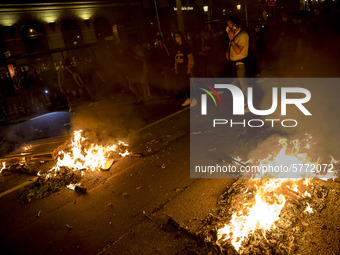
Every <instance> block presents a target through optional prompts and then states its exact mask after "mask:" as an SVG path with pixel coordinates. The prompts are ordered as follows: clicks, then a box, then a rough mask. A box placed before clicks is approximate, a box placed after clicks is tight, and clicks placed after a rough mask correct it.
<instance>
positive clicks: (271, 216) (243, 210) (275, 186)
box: [217, 136, 338, 251]
mask: <svg viewBox="0 0 340 255" xmlns="http://www.w3.org/2000/svg"><path fill="white" fill-rule="evenodd" d="M310 139H311V136H309V137H308V139H307V141H308V144H307V145H306V146H302V143H301V141H299V140H293V141H291V142H290V143H289V142H288V140H287V139H286V138H282V139H280V140H279V145H280V146H282V147H283V148H282V149H281V150H280V151H279V153H278V154H277V155H276V156H274V155H272V154H269V155H268V157H267V158H266V159H263V160H259V161H258V162H259V165H260V166H269V165H272V166H280V165H283V166H286V165H292V164H306V165H308V164H318V162H319V161H320V159H318V160H317V161H316V162H314V163H312V162H311V160H310V158H309V157H308V156H307V153H301V152H300V150H301V149H308V150H309V149H310V144H309V140H310ZM289 145H292V149H289V148H288V147H289ZM238 161H241V160H240V159H239V158H238ZM330 162H331V163H333V164H334V163H337V162H338V161H336V160H335V159H334V158H333V157H332V159H331V161H330ZM268 177H269V178H268ZM287 177H289V178H287ZM314 177H318V178H320V177H322V178H320V179H322V180H327V179H329V178H335V177H336V176H335V174H334V173H328V172H327V173H322V174H321V173H320V172H319V173H318V172H310V171H309V172H307V171H297V172H296V173H292V172H289V175H287V173H286V174H282V173H280V172H278V173H275V172H274V173H261V172H256V173H255V174H253V176H252V178H251V179H249V184H248V185H252V187H253V189H252V190H254V192H253V194H254V198H253V200H251V202H247V201H248V200H247V199H245V200H246V201H242V202H239V205H238V206H237V209H238V210H237V211H236V212H234V213H233V214H232V216H231V220H230V222H229V223H228V224H224V226H223V227H221V228H219V229H218V230H217V244H218V245H220V244H221V243H222V242H223V241H226V240H229V241H230V243H231V244H232V245H233V246H234V248H235V250H236V251H239V250H240V248H241V247H242V242H243V241H244V240H245V239H246V238H247V237H248V236H249V235H250V234H252V233H255V231H259V232H260V233H262V235H263V236H264V238H265V237H266V232H267V231H269V230H273V229H275V228H276V225H275V223H276V222H277V221H278V220H279V218H280V213H281V211H282V208H283V207H284V205H285V203H286V201H287V199H296V198H299V197H302V198H307V197H309V198H310V197H311V194H310V193H309V192H308V187H309V184H310V179H309V178H314ZM247 190H249V188H248V189H247ZM304 212H305V213H307V214H312V213H313V208H312V207H311V206H310V205H309V204H308V203H307V206H306V209H305V211H304Z"/></svg>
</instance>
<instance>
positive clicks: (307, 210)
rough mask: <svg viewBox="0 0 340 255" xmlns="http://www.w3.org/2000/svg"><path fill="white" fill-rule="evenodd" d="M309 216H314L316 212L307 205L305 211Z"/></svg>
mask: <svg viewBox="0 0 340 255" xmlns="http://www.w3.org/2000/svg"><path fill="white" fill-rule="evenodd" d="M304 212H305V213H307V214H312V213H313V212H314V210H313V208H312V207H310V205H309V204H308V203H307V208H306V209H305V210H304Z"/></svg>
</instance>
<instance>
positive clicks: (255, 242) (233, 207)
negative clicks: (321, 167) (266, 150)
mask: <svg viewBox="0 0 340 255" xmlns="http://www.w3.org/2000/svg"><path fill="white" fill-rule="evenodd" d="M258 181H263V180H257V181H255V182H258ZM267 181H270V180H267ZM302 181H303V180H300V182H302ZM336 185H337V183H336V182H333V181H332V180H329V181H322V180H319V179H315V180H310V183H309V185H308V189H307V190H306V191H307V192H308V194H309V195H308V196H303V195H299V194H298V193H297V192H294V191H293V190H291V188H290V183H289V182H287V183H286V184H285V185H284V187H282V194H283V195H285V196H286V201H285V204H284V206H283V207H282V210H281V211H280V213H279V217H278V218H277V220H276V221H274V222H272V224H271V225H270V227H269V228H268V229H264V228H260V226H261V221H267V220H268V219H269V218H271V217H272V216H273V211H270V210H268V208H264V207H263V206H262V205H261V207H262V208H260V209H262V210H260V211H258V212H257V213H256V215H255V217H254V216H250V212H251V210H252V208H254V206H255V204H256V194H257V189H256V188H255V186H254V180H247V179H239V180H238V181H237V182H236V183H234V185H233V186H232V187H231V188H230V189H229V190H228V191H227V192H225V193H224V194H223V195H222V196H221V197H220V199H219V201H218V204H219V206H220V211H219V212H218V214H217V215H211V216H210V217H209V218H208V219H207V221H206V223H205V226H204V227H203V230H202V232H201V235H202V236H203V238H204V240H205V242H206V243H208V244H210V245H213V246H215V247H216V248H217V250H219V251H220V252H221V253H222V254H225V253H227V254H297V253H296V252H297V250H298V248H299V247H300V246H301V243H302V242H305V241H306V240H307V237H306V235H307V231H306V230H307V229H308V228H309V225H310V224H311V222H313V219H314V217H317V216H318V214H319V213H320V212H321V211H322V210H323V209H324V208H325V206H326V204H327V202H329V201H330V200H331V199H333V198H336V197H337V196H338V194H337V192H338V191H339V185H338V186H337V189H336ZM268 195H269V194H267V198H266V199H267V202H268V203H271V205H275V204H276V203H277V201H275V198H274V196H271V197H269V196H268ZM270 200H271V201H270ZM233 215H238V216H240V217H239V219H238V221H237V222H236V223H235V222H234V223H233V222H232V221H233ZM242 215H243V216H244V217H242ZM234 218H235V216H234ZM242 220H243V222H241V221H242ZM247 221H248V222H247ZM249 221H253V222H249ZM231 224H236V225H235V228H233V227H231ZM247 224H248V225H249V224H253V227H252V228H251V229H250V230H249V231H248V233H247V234H245V235H244V237H240V236H239V237H238V238H236V239H235V240H234V239H233V238H234V236H236V235H240V234H239V233H234V232H237V231H240V232H242V231H243V230H245V229H246V228H247ZM225 229H226V230H228V231H232V232H227V231H224V230H225ZM226 237H229V238H226ZM241 239H242V241H241V242H239V241H240V240H241Z"/></svg>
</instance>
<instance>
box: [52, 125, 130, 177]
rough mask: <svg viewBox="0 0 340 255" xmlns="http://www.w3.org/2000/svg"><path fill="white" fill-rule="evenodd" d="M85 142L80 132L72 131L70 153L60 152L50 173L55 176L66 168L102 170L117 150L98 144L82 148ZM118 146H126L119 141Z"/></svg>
mask: <svg viewBox="0 0 340 255" xmlns="http://www.w3.org/2000/svg"><path fill="white" fill-rule="evenodd" d="M85 140H86V139H85V138H84V137H83V136H82V130H78V131H74V136H73V140H72V142H71V150H70V152H64V151H60V152H59V155H58V159H57V163H56V165H55V166H54V167H53V168H52V169H51V170H50V171H51V172H54V175H56V172H57V171H59V170H60V168H61V167H67V168H69V169H72V170H73V171H76V170H91V171H95V170H99V169H101V168H104V166H105V164H106V162H107V161H108V159H109V157H110V156H111V154H112V153H113V152H115V151H116V150H117V148H118V146H117V145H111V146H102V145H98V144H91V145H90V146H89V148H84V146H83V144H84V142H85ZM118 145H119V146H124V147H126V146H128V145H127V144H126V143H124V142H121V141H120V142H119V143H118ZM119 155H120V156H122V157H125V156H127V155H129V152H128V151H127V150H125V152H124V153H119ZM46 178H50V175H47V177H46Z"/></svg>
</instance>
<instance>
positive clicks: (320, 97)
mask: <svg viewBox="0 0 340 255" xmlns="http://www.w3.org/2000/svg"><path fill="white" fill-rule="evenodd" d="M264 81H266V79H264ZM267 81H268V80H267ZM338 83H339V80H338V79H336V78H328V79H321V78H314V79H313V78H309V79H270V81H269V82H264V83H262V84H260V87H261V89H262V90H263V92H264V97H263V98H262V101H261V109H268V108H269V107H270V106H271V104H272V86H278V87H301V88H305V89H308V90H309V91H310V93H311V99H310V100H309V102H307V103H305V104H303V105H304V106H305V107H306V109H307V110H308V111H309V112H310V113H311V114H312V115H311V116H306V115H304V114H303V113H302V112H301V111H300V110H299V109H298V108H297V107H296V106H295V105H288V106H287V115H286V116H282V115H281V111H280V109H277V110H276V111H275V113H274V114H272V115H271V116H268V118H273V119H280V120H283V119H295V120H296V121H297V123H298V124H297V126H296V127H291V128H289V127H283V126H282V125H280V124H279V122H276V123H277V125H276V126H275V129H276V130H277V131H278V132H279V133H283V134H287V135H288V136H289V137H294V138H298V139H303V138H305V137H306V136H305V135H306V134H310V135H311V136H312V137H313V139H312V142H313V143H316V144H314V145H313V149H314V150H315V152H318V153H319V154H320V155H322V156H329V155H333V156H334V157H335V158H336V159H337V158H338V159H340V146H339V142H338V141H339V140H340V133H339V131H338V127H339V126H340V118H339V117H338V116H339V110H340V105H339V103H338V100H339V95H340V86H339V85H338ZM280 94H281V93H280V88H279V95H280ZM302 97H304V95H301V94H300V95H299V94H295V93H294V94H293V93H292V94H290V95H288V98H302ZM280 106H281V103H280V96H279V104H278V108H279V107H280ZM266 118H267V116H266ZM290 124H291V123H290ZM325 163H326V162H325Z"/></svg>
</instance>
